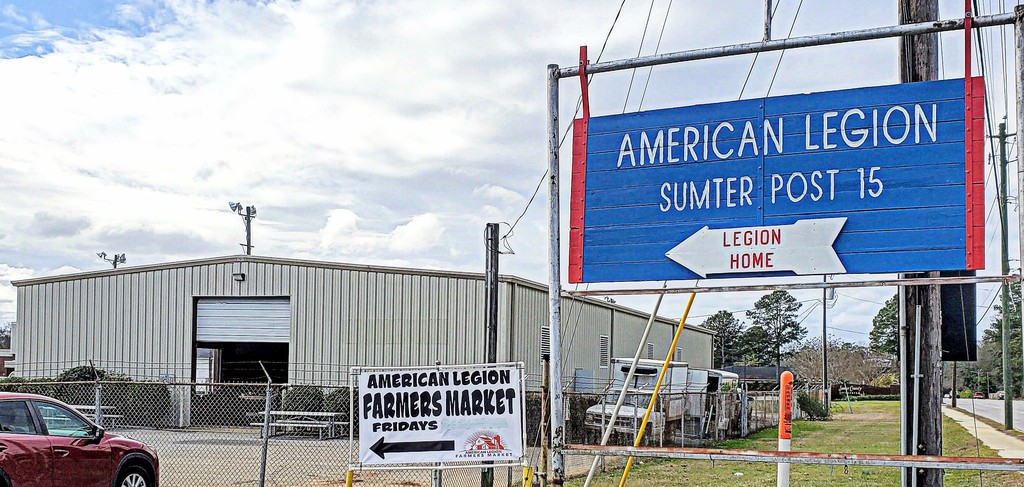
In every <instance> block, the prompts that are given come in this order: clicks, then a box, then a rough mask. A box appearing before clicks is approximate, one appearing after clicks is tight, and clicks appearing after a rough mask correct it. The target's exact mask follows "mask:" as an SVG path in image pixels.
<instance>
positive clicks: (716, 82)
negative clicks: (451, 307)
mask: <svg viewBox="0 0 1024 487" xmlns="http://www.w3.org/2000/svg"><path fill="white" fill-rule="evenodd" d="M729 3H730V8H723V7H722V2H720V1H719V0H688V1H687V2H685V8H684V6H683V4H682V3H680V2H675V6H674V7H672V8H671V9H668V6H669V0H655V1H654V3H653V10H652V9H651V6H652V4H651V2H650V1H649V0H627V2H626V4H625V8H624V9H623V11H622V14H621V16H619V19H618V21H617V22H616V24H615V25H616V26H615V29H614V30H613V31H612V35H611V36H610V37H609V38H608V43H607V50H606V52H605V53H604V56H603V58H602V59H603V60H611V59H623V58H628V57H632V56H635V55H636V54H637V52H638V50H639V51H640V52H641V53H642V54H651V53H653V52H654V50H655V47H656V46H658V44H659V42H658V39H657V33H659V32H660V31H661V23H662V21H664V22H665V26H666V28H665V30H664V32H665V35H664V38H663V39H662V40H661V41H660V47H659V49H660V50H659V51H658V52H661V53H664V52H668V51H681V50H688V49H694V48H699V47H711V46H719V45H726V44H734V43H741V42H751V41H757V40H759V39H760V38H761V32H762V24H761V22H762V14H761V8H762V7H761V6H762V5H763V1H762V0H731V1H730V2H729ZM896 3H897V2H894V1H892V0H860V1H856V2H799V1H798V0H779V1H777V2H776V4H777V5H778V11H777V14H776V15H777V17H776V23H775V30H774V32H775V34H776V37H781V36H784V35H786V34H787V33H788V32H789V31H790V29H791V28H792V32H793V36H801V35H810V34H816V33H825V32H835V31H842V30H852V29H861V28H869V27H879V26H887V25H892V24H894V23H896V22H897V16H896V8H895V7H896ZM940 3H941V14H940V17H942V18H952V17H957V16H961V15H962V12H958V9H960V8H962V5H963V2H959V1H954V0H943V1H942V2H940ZM980 3H981V6H982V12H981V13H982V14H988V13H994V12H996V11H998V9H999V8H1002V6H1004V5H1005V7H1006V8H1007V9H1009V8H1012V6H1011V5H1007V3H1015V2H994V1H982V2H980ZM997 4H998V5H997ZM618 6H619V2H594V1H588V0H549V1H536V2H530V1H527V2H504V1H476V2H465V1H448V0H432V1H422V0H393V1H387V2H364V1H350V0H315V1H291V0H282V1H272V0H271V1H250V0H120V1H113V0H61V1H56V0H45V1H28V0H23V1H17V2H11V1H4V0H0V108H2V111H0V113H2V116H0V174H2V175H3V177H0V195H3V199H2V200H0V321H12V320H14V319H15V291H14V289H13V287H11V286H10V284H9V282H10V280H17V279H23V278H27V277H34V276H35V277H38V276H48V275H53V274H60V273H68V272H77V271H84V270H96V269H103V268H105V267H107V266H108V264H107V263H105V262H103V261H101V260H99V259H98V258H97V257H96V253H97V252H101V251H102V252H106V253H107V254H114V253H122V252H124V253H126V254H127V256H128V262H127V263H126V264H125V265H129V266H130V265H138V264H145V263H157V262H168V261H175V260H185V259H194V258H203V257H212V256H222V255H232V254H237V253H238V252H239V249H240V247H239V246H238V243H239V242H240V241H242V240H244V234H243V231H242V228H243V227H242V222H241V220H240V219H239V218H238V216H237V215H234V214H232V213H231V212H230V211H229V210H228V202H229V201H241V202H242V203H243V204H253V205H255V206H257V207H258V209H259V216H258V218H257V219H256V220H255V221H254V223H253V243H254V245H255V251H254V252H255V253H257V254H261V255H268V256H276V257H293V258H304V259H318V260H329V261H339V262H350V263H358V264H380V265H395V266H403V267H417V268H435V269H450V270H460V271H476V272H482V270H483V264H484V255H483V254H484V244H483V229H484V225H485V224H486V223H487V222H505V223H504V224H503V225H502V233H507V232H509V222H514V221H516V220H517V218H518V217H519V215H520V214H522V213H523V212H524V210H526V212H525V215H524V216H523V218H522V220H521V221H519V223H518V225H517V226H516V228H515V230H514V232H512V233H511V235H510V236H509V238H508V240H507V242H508V244H509V246H510V247H511V249H513V250H514V251H515V253H514V254H506V255H503V256H502V262H501V271H502V273H507V274H513V275H517V276H521V277H524V278H527V279H532V280H535V281H541V282H544V281H545V280H546V279H547V269H548V263H547V254H546V247H547V241H548V237H547V212H546V208H547V201H546V198H547V195H546V191H544V190H543V189H542V190H541V192H540V193H539V194H538V196H537V197H536V198H535V199H532V198H531V196H532V195H533V191H534V189H535V188H536V187H537V184H538V181H540V180H541V177H542V175H543V174H544V172H545V170H546V169H547V163H546V159H545V155H546V149H545V144H546V135H545V99H544V94H545V86H544V73H545V67H546V66H547V65H548V64H549V63H558V64H561V65H563V66H564V65H573V64H576V62H577V56H578V49H579V46H580V45H584V44H585V45H588V46H590V52H591V58H592V60H596V57H597V54H598V52H599V51H600V48H601V46H602V45H603V44H604V42H605V36H606V34H607V33H608V31H609V27H610V26H611V25H612V21H613V19H615V18H616V14H617V9H618ZM798 6H800V10H799V15H797V9H798ZM648 12H653V15H652V20H650V22H649V24H650V28H648V29H646V31H647V36H646V37H643V35H644V34H643V33H644V32H645V24H647V23H648V20H647V15H648ZM666 12H668V15H667V16H666ZM1009 31H1012V29H1009ZM1002 33H1003V34H1009V33H1010V32H1008V31H1007V30H1004V31H1002ZM999 36H1000V31H998V30H990V31H987V33H986V34H985V39H986V44H985V46H983V50H984V52H985V56H986V59H987V62H988V63H989V65H988V68H989V73H990V84H989V86H988V88H989V89H988V90H987V92H988V93H989V94H990V95H991V96H992V97H993V98H992V101H993V106H994V107H995V108H996V109H997V110H998V115H1000V116H1001V114H1002V110H1003V107H1006V106H1007V104H1006V102H1005V101H1004V100H1003V98H1002V96H1003V95H1002V93H1003V83H1004V81H1005V78H1004V77H1003V74H1004V72H1005V71H1007V70H1008V71H1012V70H1013V69H1012V62H1013V61H1012V60H1013V55H1012V52H1010V51H1007V52H1006V56H1005V59H1007V60H1009V61H1008V63H1009V64H1008V65H1004V64H1003V63H1002V60H1003V59H1004V57H1003V55H1002V54H1003V53H1002V52H1001V50H1002V49H1004V48H1005V49H1012V45H1013V43H1012V41H1010V42H1006V43H1005V44H1004V43H1002V42H1001V41H1000V37H999ZM941 39H942V44H941V49H942V52H943V60H944V62H943V63H942V70H941V73H942V77H944V78H956V77H958V76H962V73H963V66H962V63H963V43H962V33H959V32H953V33H949V34H944V35H943V36H941ZM1007 40H1009V38H1007ZM897 53H898V44H897V42H896V41H895V40H882V41H871V42H863V43H858V44H855V45H843V46H832V47H827V48H815V49H805V50H795V51H788V52H786V53H785V54H784V58H783V59H782V60H781V61H780V56H781V54H780V53H770V54H765V55H762V56H759V57H758V58H757V61H756V63H753V61H754V57H753V56H739V57H733V58H725V59H716V60H710V61H705V62H698V63H687V64H685V65H675V66H664V67H658V68H655V69H654V70H652V71H650V81H649V83H648V82H647V79H646V77H647V75H648V71H647V70H638V71H637V72H636V76H637V78H638V81H637V82H636V83H634V84H633V87H632V89H630V73H628V72H622V73H614V74H607V75H598V76H596V77H595V78H594V79H593V81H592V82H591V85H590V96H591V107H592V110H593V113H594V115H606V114H612V113H621V112H623V111H626V110H627V109H628V110H636V109H637V108H640V107H639V100H640V99H641V96H640V92H639V91H640V89H641V88H642V87H645V86H646V87H647V88H644V89H645V90H646V91H645V94H644V95H643V99H644V104H643V107H642V108H643V109H656V108H665V107H674V106H685V105H695V104H700V103H709V102H721V101H729V100H735V99H737V98H739V97H740V96H741V88H743V87H745V89H742V97H744V98H758V97H764V96H768V95H772V96H774V95H785V94H793V93H806V92H810V91H824V90H833V89H843V88H853V87H859V86H878V85H887V84H892V83H896V82H898V80H899V79H898V69H897V66H898V65H897V62H898V54H897ZM975 59H976V60H977V59H978V57H977V56H975ZM752 63H753V70H751V65H752ZM776 66H778V73H777V75H776V74H775V71H776ZM1007 66H1008V68H1007ZM748 72H750V73H751V75H750V79H749V82H747V80H746V76H747V73H748ZM977 72H978V70H977V68H976V69H975V73H977ZM773 80H774V81H773ZM561 90H562V102H561V112H562V113H561V120H562V123H563V125H562V127H563V128H564V127H565V125H566V124H567V122H568V121H569V120H571V119H572V118H573V116H574V109H575V100H576V99H577V97H578V95H579V84H578V83H577V82H576V81H575V80H564V81H563V83H562V85H561ZM1008 93H1009V95H1010V97H1011V98H1012V95H1013V83H1012V81H1011V82H1010V83H1009V89H1008ZM627 100H628V102H627ZM624 104H625V105H627V107H626V108H624ZM1008 130H1009V131H1010V132H1014V131H1017V129H1016V121H1015V120H1013V118H1012V117H1011V119H1010V124H1009V129H1008ZM1014 147H1016V146H1014ZM1014 150H1015V149H1014ZM569 155H570V154H569V148H568V145H566V146H563V150H562V160H563V162H564V163H565V164H566V166H563V168H562V174H563V188H564V191H563V195H562V200H561V203H562V205H563V222H562V223H563V235H562V239H561V241H562V244H563V247H564V246H566V245H567V242H568V238H567V236H566V234H567V228H568V226H567V221H566V218H567V215H568V207H567V202H568V187H569V181H568V175H569V174H570V171H569V168H568V166H567V164H568V161H570V160H571V158H570V157H569ZM1013 170H1014V169H1013V168H1011V174H1012V171H1013ZM993 187H994V185H993V184H992V182H991V180H990V181H989V183H988V188H990V190H989V192H988V194H987V198H986V199H987V202H988V203H989V204H991V203H992V201H993V199H994V192H993V191H992V190H991V188H993ZM531 201H532V204H531ZM1013 210H1014V211H1016V208H1013ZM997 221H998V220H997V219H995V218H992V219H990V221H989V233H988V235H987V236H986V237H987V239H988V242H987V243H988V247H987V256H988V270H986V273H989V274H992V273H998V268H999V265H998V256H999V252H998V247H997V246H996V245H993V242H995V241H997V240H998V239H997V238H995V236H996V235H997V233H995V232H996V230H997V226H996V225H995V224H996V222H997ZM1016 221H1017V218H1016V217H1015V216H1014V215H1011V218H1010V222H1011V227H1012V228H1011V229H1012V230H1013V231H1012V232H1011V235H1014V234H1015V233H1016ZM1016 248H1017V242H1016V239H1011V250H1010V255H1011V256H1015V255H1017V250H1016ZM566 254H567V251H566V252H563V256H564V255H566ZM563 264H564V261H563ZM1011 267H1013V268H1018V267H1019V263H1018V262H1014V263H1013V264H1012V265H1011ZM679 284H680V285H688V284H692V283H679ZM702 284H707V281H703V282H702ZM594 287H598V288H599V286H594ZM610 287H614V286H610ZM567 289H573V286H567ZM591 289H593V287H592V288H591ZM994 289H995V287H994V286H979V296H978V301H979V303H980V304H982V305H987V304H988V303H989V300H990V299H991V297H992V296H995V295H997V294H998V293H993V292H992V291H993V290H994ZM892 293H893V290H892V289H850V290H843V291H841V292H840V293H839V300H838V301H837V302H836V303H835V305H834V307H832V308H831V309H830V310H829V316H830V318H829V319H830V322H831V323H832V324H833V326H834V328H833V330H834V331H833V333H835V334H836V336H837V337H839V338H842V339H846V340H854V341H861V342H864V341H866V340H867V331H868V330H869V329H870V321H871V317H873V316H874V314H875V312H877V310H878V309H879V308H880V307H881V303H882V302H884V301H885V300H886V299H888V298H889V297H890V296H891V295H892ZM794 295H795V296H796V297H797V299H799V300H801V301H805V310H807V309H809V307H810V306H812V305H813V304H814V301H815V300H817V299H819V297H820V292H814V291H810V292H802V293H796V292H795V293H794ZM757 298H758V294H755V293H732V294H718V295H701V296H700V297H698V299H697V300H696V301H695V303H694V306H695V309H694V311H693V313H692V314H693V315H694V319H693V320H692V321H693V322H699V321H700V320H702V319H703V316H706V315H710V314H712V313H714V312H715V311H717V310H719V309H727V310H731V311H737V312H741V311H742V310H744V309H747V308H750V307H751V305H752V304H753V303H754V301H756V299H757ZM616 299H617V300H618V301H619V302H620V303H622V304H626V305H628V306H634V307H637V308H641V309H650V308H652V307H653V302H654V298H653V297H650V296H648V297H638V298H633V297H624V296H623V297H616ZM684 302H685V297H683V296H671V297H669V298H666V301H665V304H663V305H662V310H661V314H662V315H664V316H678V315H679V314H681V312H682V308H683V306H684ZM982 311H983V310H979V314H980V313H981V312H982ZM737 316H740V317H743V315H742V313H740V314H738V315H737ZM990 318H991V314H990V315H989V317H988V318H986V320H988V319H990ZM804 324H805V326H807V327H808V328H810V329H811V330H812V331H811V334H810V335H811V336H812V337H813V336H815V335H816V334H818V333H817V332H816V331H815V329H816V328H818V327H820V308H819V311H817V312H810V311H809V312H808V313H807V317H806V321H805V322H804Z"/></svg>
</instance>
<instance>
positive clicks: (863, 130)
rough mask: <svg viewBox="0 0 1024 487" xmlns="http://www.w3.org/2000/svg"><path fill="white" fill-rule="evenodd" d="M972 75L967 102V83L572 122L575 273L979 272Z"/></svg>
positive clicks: (978, 109)
mask: <svg viewBox="0 0 1024 487" xmlns="http://www.w3.org/2000/svg"><path fill="white" fill-rule="evenodd" d="M971 82H972V83H973V90H972V97H971V98H970V99H969V100H967V101H966V102H965V97H964V81H963V80H962V79H961V80H944V81H932V82H924V83H908V84H900V85H893V86H882V87H873V88H858V89H852V90H842V91H832V92H823V93H813V94H807V95H792V96H781V97H772V98H762V99H752V100H741V101H735V102H727V103H717V104H711V105H698V106H690V107H681V108H670V109H664V110H654V111H648V112H639V113H628V114H622V115H610V116H603V117H593V118H590V119H589V120H584V119H580V120H576V121H575V123H574V141H573V175H572V199H571V210H572V211H571V217H570V222H571V223H570V234H569V240H570V242H569V249H570V254H569V280H570V282H612V281H649V280H680V279H696V278H717V277H757V276H785V275H809V274H844V273H857V274H869V273H893V272H913V271H930V270H960V269H978V268H983V267H984V216H985V215H984V196H985V194H984V159H983V157H984V146H983V139H982V135H983V133H984V130H983V126H982V125H981V124H983V123H984V121H983V119H982V118H980V117H981V115H980V114H982V113H983V112H984V110H983V109H982V108H983V105H982V104H983V100H984V95H983V93H982V90H983V83H982V80H981V78H973V79H972V80H971ZM965 103H972V104H973V105H972V107H973V109H974V113H976V114H978V115H977V117H978V118H975V119H973V120H971V123H972V124H974V133H975V134H977V135H976V136H975V137H973V138H974V139H975V140H972V141H969V142H970V143H965V127H966V123H967V121H966V120H965V112H966V110H965Z"/></svg>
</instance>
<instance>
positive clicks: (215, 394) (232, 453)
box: [0, 362, 779, 487]
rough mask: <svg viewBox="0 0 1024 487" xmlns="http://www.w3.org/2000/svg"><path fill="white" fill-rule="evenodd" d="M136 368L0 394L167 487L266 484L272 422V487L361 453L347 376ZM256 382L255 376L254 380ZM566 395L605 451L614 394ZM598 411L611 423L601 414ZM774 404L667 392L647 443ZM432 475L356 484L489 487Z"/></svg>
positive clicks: (31, 382)
mask: <svg viewBox="0 0 1024 487" xmlns="http://www.w3.org/2000/svg"><path fill="white" fill-rule="evenodd" d="M45 365H46V364H33V366H34V367H35V369H36V370H35V371H36V372H44V369H46V367H45ZM132 367H134V368H130V367H129V366H128V365H126V364H117V363H112V362H110V363H103V364H99V363H97V364H96V367H95V368H94V367H92V366H81V365H80V366H78V367H73V368H71V369H68V368H67V364H65V365H64V366H63V367H62V366H60V365H59V364H53V366H52V367H51V368H50V369H52V370H50V369H46V371H47V372H50V374H49V375H51V376H53V377H57V379H40V378H31V379H29V378H18V377H11V378H7V379H5V380H3V381H2V382H0V391H8V392H23V393H34V394H40V395H45V396H49V397H53V398H56V399H58V400H60V401H63V402H65V403H67V404H69V405H71V406H72V407H74V408H75V409H77V410H79V411H80V412H81V413H83V414H85V415H86V416H88V417H90V418H91V419H93V420H94V421H95V422H97V423H99V424H101V425H102V426H103V427H104V428H105V429H106V430H107V431H108V432H110V433H112V434H117V435H123V436H127V437H130V438H133V439H136V440H139V441H142V442H144V443H146V444H147V445H149V446H150V447H151V448H153V449H154V450H155V451H156V452H157V454H158V455H159V457H160V463H161V468H160V470H161V485H164V486H168V487H177V486H182V487H184V486H189V487H192V486H237V485H259V478H260V472H261V461H262V458H263V449H264V440H263V433H264V424H265V423H266V429H267V432H268V433H269V437H268V438H267V444H266V467H265V477H266V484H265V485H268V486H289V487H290V486H295V487H299V486H337V485H344V481H345V474H346V471H347V470H348V466H349V465H350V464H352V463H354V462H355V460H356V457H357V455H358V450H359V445H358V440H359V439H358V431H359V429H358V415H351V414H350V409H351V408H352V406H353V405H356V404H357V403H358V399H359V397H358V394H356V395H355V396H354V397H353V395H352V394H353V392H354V391H352V390H351V389H350V387H349V386H348V384H347V383H342V382H340V381H342V380H344V379H345V378H347V376H344V375H341V374H340V372H341V371H342V370H344V367H341V366H338V367H337V370H336V371H332V373H330V374H324V375H323V376H321V377H316V378H315V379H319V380H317V381H310V382H309V383H304V384H271V385H269V386H268V385H267V384H266V383H265V382H256V381H249V382H246V383H221V382H212V381H211V380H212V379H213V378H210V379H208V380H206V381H182V380H179V378H181V377H184V376H185V375H184V374H185V373H184V372H182V371H181V370H179V369H182V367H180V366H179V365H178V364H150V365H148V366H146V367H145V368H144V369H143V368H139V367H138V366H132ZM254 367H255V368H259V365H258V364H254ZM236 368H237V367H236ZM136 369H138V370H136ZM297 369H298V367H297ZM314 369H315V368H310V370H314ZM335 372H337V373H335ZM260 373H261V374H262V371H260ZM255 374H256V372H255V369H254V370H253V374H251V375H252V376H253V378H256V377H257V376H256V375H255ZM304 376H305V375H304ZM97 379H98V380H97ZM525 382H526V387H527V392H526V410H525V414H526V432H525V433H526V442H525V445H526V463H528V464H529V465H531V466H533V467H534V469H535V471H536V472H535V478H534V483H537V482H538V480H539V478H538V477H537V476H536V475H540V474H541V472H540V471H541V470H542V469H541V468H540V466H541V465H542V455H541V442H542V434H541V433H542V432H541V425H542V414H543V406H544V402H545V399H543V397H542V394H541V392H539V391H540V390H541V388H542V385H543V381H542V378H541V377H539V376H532V375H527V376H525ZM567 389H569V391H567V392H565V393H564V404H565V408H566V409H565V411H564V417H565V420H566V434H567V436H566V441H567V442H568V443H578V444H585V443H589V444H597V443H600V440H601V434H602V432H603V428H604V427H605V426H606V425H607V420H608V417H610V413H611V407H612V405H613V404H614V399H611V404H607V402H608V401H609V397H611V396H610V395H609V394H595V393H583V392H570V391H571V390H572V387H571V385H570V387H568V388H567ZM268 395H269V408H267V404H268ZM636 399H637V398H634V400H636ZM636 402H637V404H636V405H635V407H633V406H630V407H627V408H626V409H625V410H623V412H622V413H621V415H620V419H619V420H618V421H617V426H616V427H615V428H614V434H613V435H612V438H611V441H610V442H609V444H611V445H631V444H632V443H633V439H634V438H635V434H636V431H637V429H638V427H639V421H640V419H641V418H642V416H643V413H644V411H645V408H646V406H647V403H646V402H644V400H643V398H639V400H636ZM602 405H604V407H605V408H606V411H607V415H602V414H600V409H601V407H602ZM778 406H779V404H778V394H777V393H750V394H747V393H746V392H743V391H731V392H728V393H717V394H705V393H688V394H678V393H671V394H666V395H663V396H662V397H661V399H659V401H658V403H657V404H656V408H655V414H654V417H655V419H654V420H653V421H652V424H651V425H650V426H651V427H650V428H649V430H648V432H647V433H646V434H645V435H644V444H645V445H654V446H703V445H707V444H709V443H710V442H712V441H714V440H719V439H723V438H734V437H739V436H742V435H745V434H748V433H751V432H754V431H758V430H760V429H764V428H769V427H773V426H775V425H776V424H777V422H778ZM595 408H597V409H596V411H595ZM630 411H632V412H630ZM744 418H745V419H744ZM590 460H591V458H590V457H585V456H579V455H570V456H567V457H566V472H567V474H568V475H569V476H570V477H571V476H578V475H583V474H585V473H586V471H587V469H588V468H589V466H590ZM622 460H623V459H621V458H612V457H609V458H608V459H607V461H606V462H607V463H606V464H602V465H604V466H606V467H608V468H614V467H616V466H618V465H620V464H621V463H622ZM433 467H434V466H432V465H423V466H420V468H418V469H409V470H402V469H388V470H362V471H357V472H356V473H355V480H356V481H357V482H359V483H360V484H361V485H381V486H386V485H387V486H390V485H400V486H432V485H446V486H459V487H476V486H479V485H481V474H482V471H481V469H479V468H471V469H454V470H443V471H438V470H434V468H433ZM492 470H493V472H494V483H493V485H494V486H495V487H512V486H513V485H520V484H521V483H522V475H523V471H522V469H521V468H520V467H518V466H516V467H495V468H493V469H492Z"/></svg>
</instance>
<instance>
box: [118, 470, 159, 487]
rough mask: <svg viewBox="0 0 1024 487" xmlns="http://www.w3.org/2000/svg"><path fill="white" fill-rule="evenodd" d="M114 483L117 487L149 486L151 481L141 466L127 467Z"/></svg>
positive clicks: (151, 483)
mask: <svg viewBox="0 0 1024 487" xmlns="http://www.w3.org/2000/svg"><path fill="white" fill-rule="evenodd" d="M114 485H117V487H151V486H152V485H153V482H152V481H150V480H149V474H148V473H147V472H146V471H145V470H144V469H143V468H142V467H128V468H126V469H124V471H123V472H121V475H120V476H119V477H118V479H117V483H116V484H114Z"/></svg>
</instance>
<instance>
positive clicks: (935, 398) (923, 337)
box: [899, 0, 942, 487]
mask: <svg viewBox="0 0 1024 487" xmlns="http://www.w3.org/2000/svg"><path fill="white" fill-rule="evenodd" d="M938 15H939V5H938V0H899V16H900V23H901V24H908V23H915V22H929V21H934V20H937V19H938ZM900 78H901V81H902V82H904V83H914V82H919V81H931V80H935V79H937V78H938V34H925V35H917V36H912V37H904V38H903V41H902V42H901V44H900ZM904 276H905V277H926V276H927V277H938V276H939V273H938V272H929V273H925V274H904ZM901 294H902V295H903V300H904V301H903V306H901V311H902V312H901V313H900V327H901V328H903V331H905V333H903V334H901V335H902V336H903V337H905V339H904V340H903V343H902V344H901V345H902V349H903V352H904V353H903V354H902V355H901V356H902V358H903V360H904V366H903V367H901V372H902V375H903V376H902V377H901V378H900V379H901V381H903V383H904V384H906V385H907V387H905V388H904V389H903V390H904V391H905V392H904V395H903V401H902V405H903V410H902V415H903V418H902V419H903V424H904V425H910V426H905V428H904V431H905V432H906V434H904V435H903V441H904V444H903V447H904V448H903V449H902V450H903V451H904V452H905V453H909V454H917V455H941V454H942V348H941V345H940V342H941V340H942V306H941V305H942V303H941V299H940V297H941V292H940V289H939V286H937V285H928V286H908V287H905V288H904V289H903V292H902V293H901ZM918 306H920V310H921V312H920V315H919V316H920V317H921V318H920V319H921V323H920V326H919V327H918V326H917V324H916V323H915V321H916V317H915V316H916V315H917V309H918ZM918 333H920V335H918ZM918 347H919V349H918ZM915 363H919V364H920V376H919V377H914V369H915V367H913V366H910V364H915ZM915 380H916V381H919V382H918V383H917V386H916V387H910V385H911V384H914V381H915ZM913 391H918V394H917V397H916V398H915V397H913ZM915 416H916V417H917V420H916V421H915ZM915 424H916V425H917V431H916V434H914V431H913V426H912V425H915ZM915 437H916V438H917V444H914V438H915ZM915 477H916V481H915V480H914V478H915ZM903 485H904V486H907V487H909V486H910V485H916V486H918V487H939V486H942V470H941V469H907V470H906V471H905V474H904V476H903Z"/></svg>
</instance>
